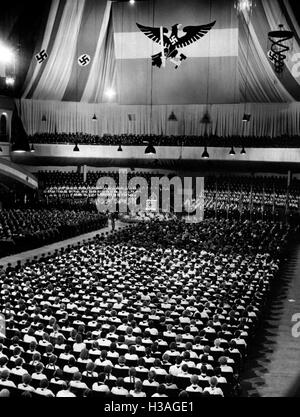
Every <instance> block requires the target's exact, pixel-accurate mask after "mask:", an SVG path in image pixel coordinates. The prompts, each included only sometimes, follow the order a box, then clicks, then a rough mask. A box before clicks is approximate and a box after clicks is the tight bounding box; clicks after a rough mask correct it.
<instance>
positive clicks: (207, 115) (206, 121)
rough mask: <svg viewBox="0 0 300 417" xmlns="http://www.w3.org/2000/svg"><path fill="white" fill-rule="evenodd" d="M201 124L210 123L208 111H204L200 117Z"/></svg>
mask: <svg viewBox="0 0 300 417" xmlns="http://www.w3.org/2000/svg"><path fill="white" fill-rule="evenodd" d="M201 123H203V124H205V125H207V124H209V123H211V118H210V114H209V112H208V111H206V112H205V113H204V115H203V116H202V119H201Z"/></svg>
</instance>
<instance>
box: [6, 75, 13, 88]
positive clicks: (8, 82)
mask: <svg viewBox="0 0 300 417" xmlns="http://www.w3.org/2000/svg"><path fill="white" fill-rule="evenodd" d="M5 84H6V85H7V86H8V87H12V86H13V85H14V84H15V79H14V77H11V76H9V77H6V78H5Z"/></svg>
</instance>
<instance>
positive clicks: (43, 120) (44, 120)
mask: <svg viewBox="0 0 300 417" xmlns="http://www.w3.org/2000/svg"><path fill="white" fill-rule="evenodd" d="M46 121H47V119H46V116H45V115H44V114H43V116H42V122H46Z"/></svg>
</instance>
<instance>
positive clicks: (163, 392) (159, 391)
mask: <svg viewBox="0 0 300 417" xmlns="http://www.w3.org/2000/svg"><path fill="white" fill-rule="evenodd" d="M151 397H155V398H157V397H161V398H164V397H168V395H167V394H166V387H165V385H164V384H160V385H159V386H158V387H157V392H156V393H155V394H153V395H151Z"/></svg>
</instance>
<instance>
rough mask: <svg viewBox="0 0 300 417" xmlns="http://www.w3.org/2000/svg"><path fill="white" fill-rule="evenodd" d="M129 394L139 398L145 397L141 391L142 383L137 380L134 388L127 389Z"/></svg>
mask: <svg viewBox="0 0 300 417" xmlns="http://www.w3.org/2000/svg"><path fill="white" fill-rule="evenodd" d="M129 394H130V395H131V396H132V397H137V398H138V397H139V398H144V397H146V393H145V392H144V391H143V383H142V381H140V380H137V381H136V382H135V384H134V389H132V390H130V391H129Z"/></svg>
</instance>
